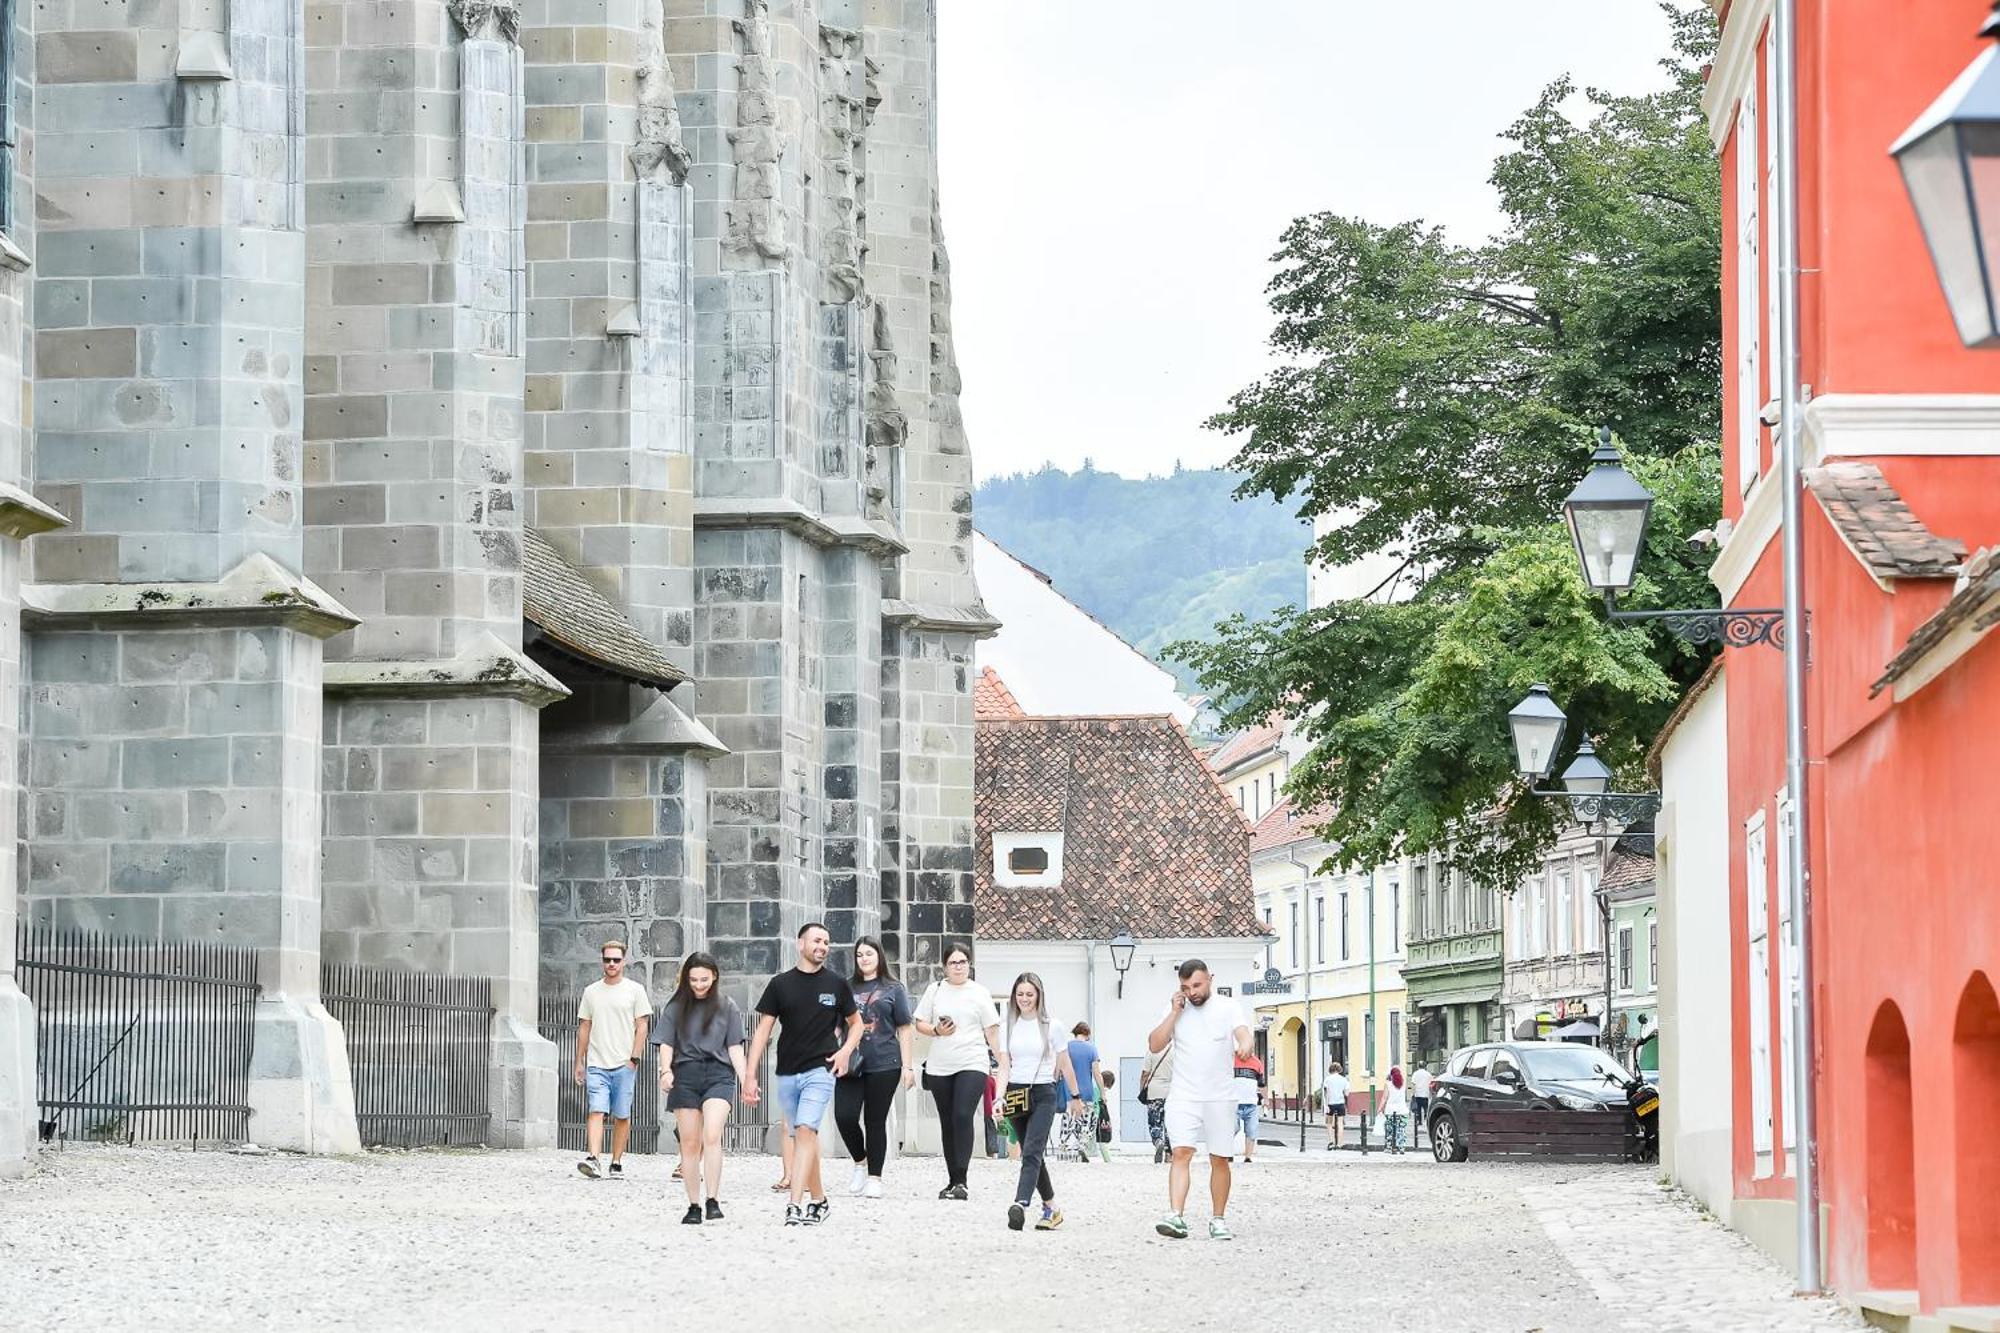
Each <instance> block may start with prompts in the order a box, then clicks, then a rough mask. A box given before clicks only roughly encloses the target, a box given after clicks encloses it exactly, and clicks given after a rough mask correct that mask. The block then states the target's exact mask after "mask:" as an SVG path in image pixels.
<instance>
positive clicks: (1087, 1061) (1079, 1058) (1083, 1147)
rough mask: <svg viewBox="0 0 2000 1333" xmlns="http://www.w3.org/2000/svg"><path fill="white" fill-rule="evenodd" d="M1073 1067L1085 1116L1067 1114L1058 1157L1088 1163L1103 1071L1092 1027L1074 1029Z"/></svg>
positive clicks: (1071, 1042)
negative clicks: (1092, 1038) (1091, 1038)
mask: <svg viewBox="0 0 2000 1333" xmlns="http://www.w3.org/2000/svg"><path fill="white" fill-rule="evenodd" d="M1069 1067H1070V1068H1071V1069H1072V1070H1074V1071H1076V1085H1077V1087H1078V1089H1079V1090H1081V1091H1082V1093H1083V1112H1082V1113H1081V1114H1080V1115H1071V1114H1069V1113H1068V1112H1065V1113H1064V1114H1063V1118H1062V1134H1061V1137H1060V1139H1059V1144H1060V1147H1059V1148H1058V1150H1057V1152H1056V1156H1058V1157H1060V1158H1061V1159H1062V1160H1063V1161H1065V1162H1088V1161H1089V1160H1090V1150H1091V1147H1092V1144H1093V1143H1094V1141H1095V1140H1096V1138H1097V1091H1098V1087H1099V1082H1098V1080H1099V1078H1100V1076H1101V1072H1100V1071H1101V1070H1102V1068H1103V1062H1102V1061H1101V1060H1100V1059H1099V1058H1098V1055H1097V1047H1096V1046H1095V1045H1093V1044H1092V1043H1091V1040H1090V1024H1088V1023H1078V1024H1077V1025H1076V1026H1075V1027H1073V1028H1071V1029H1070V1039H1069Z"/></svg>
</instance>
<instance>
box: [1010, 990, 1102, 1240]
mask: <svg viewBox="0 0 2000 1333" xmlns="http://www.w3.org/2000/svg"><path fill="white" fill-rule="evenodd" d="M1005 1028H1006V1031H1005V1034H1004V1035H1003V1036H1002V1037H1001V1039H1000V1078H999V1081H1000V1086H1001V1087H1002V1088H1004V1089H1005V1090H1006V1092H1005V1095H1004V1096H1003V1098H1002V1101H1001V1106H1002V1109H1003V1111H1004V1113H1005V1114H1006V1116H1007V1121H1008V1123H1009V1124H1011V1125H1012V1126H1013V1127H1014V1141H1015V1142H1016V1143H1018V1144H1020V1145H1021V1178H1020V1181H1019V1182H1018V1183H1017V1184H1016V1185H1015V1187H1014V1202H1013V1203H1011V1204H1009V1205H1008V1207H1007V1226H1008V1228H1009V1229H1011V1230H1014V1231H1019V1230H1020V1229H1021V1228H1022V1227H1023V1226H1025V1225H1027V1221H1028V1209H1029V1207H1030V1206H1032V1205H1033V1203H1034V1199H1035V1195H1036V1194H1037V1193H1039V1194H1040V1195H1041V1196H1042V1215H1041V1217H1040V1218H1039V1219H1037V1220H1036V1222H1035V1230H1037V1231H1054V1230H1055V1229H1056V1228H1057V1227H1059V1226H1061V1225H1062V1223H1063V1215H1062V1210H1061V1209H1060V1208H1058V1207H1056V1187H1055V1182H1054V1181H1052V1180H1050V1179H1049V1163H1048V1151H1049V1135H1050V1132H1051V1131H1053V1130H1054V1128H1055V1122H1056V1113H1057V1111H1058V1110H1060V1109H1061V1107H1062V1106H1063V1105H1065V1104H1066V1105H1067V1106H1068V1107H1069V1110H1070V1114H1072V1115H1082V1114H1083V1089H1082V1087H1081V1086H1080V1085H1079V1084H1078V1083H1077V1081H1076V1071H1075V1070H1074V1069H1073V1068H1072V1067H1071V1065H1070V1062H1069V1042H1068V1041H1067V1040H1065V1039H1064V1037H1063V1034H1062V1029H1061V1028H1059V1027H1057V1026H1056V1025H1055V1024H1054V1023H1052V1022H1050V1021H1049V1010H1048V1002H1047V999H1046V997H1045V996H1044V994H1043V991H1042V979H1041V978H1040V977H1038V976H1036V975H1035V974H1034V973H1033V972H1023V973H1022V974H1021V975H1020V976H1019V977H1017V978H1015V980H1014V990H1013V993H1012V995H1010V996H1009V997H1008V1001H1007V1018H1006V1022H1005Z"/></svg>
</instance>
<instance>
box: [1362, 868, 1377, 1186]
mask: <svg viewBox="0 0 2000 1333" xmlns="http://www.w3.org/2000/svg"><path fill="white" fill-rule="evenodd" d="M1368 1026H1369V1028H1370V1031H1369V1033H1368V1109H1369V1110H1370V1111H1372V1110H1374V1109H1375V1069H1376V1063H1375V1046H1376V1044H1377V1043H1378V1042H1380V1041H1381V1040H1382V1016H1381V1015H1380V1014H1378V1013H1376V1012H1375V868H1374V867H1373V866H1370V867H1369V869H1368ZM1362 1115H1363V1118H1362V1122H1361V1150H1362V1151H1363V1152H1366V1151H1368V1121H1367V1118H1366V1117H1367V1112H1363V1113H1362Z"/></svg>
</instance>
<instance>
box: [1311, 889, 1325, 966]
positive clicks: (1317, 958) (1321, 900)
mask: <svg viewBox="0 0 2000 1333" xmlns="http://www.w3.org/2000/svg"><path fill="white" fill-rule="evenodd" d="M1313 962H1314V964H1315V965H1316V966H1317V965H1319V964H1323V963H1325V962H1326V895H1325V894H1324V893H1318V894H1314V895H1313Z"/></svg>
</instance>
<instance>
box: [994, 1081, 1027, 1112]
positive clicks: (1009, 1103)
mask: <svg viewBox="0 0 2000 1333" xmlns="http://www.w3.org/2000/svg"><path fill="white" fill-rule="evenodd" d="M1032 1091H1033V1089H1032V1088H1030V1087H1029V1086H1028V1085H1027V1084H1025V1083H1024V1084H1022V1085H1021V1086H1019V1087H1016V1088H1009V1089H1007V1091H1006V1092H1004V1093H1002V1094H1001V1096H1000V1114H1001V1115H1002V1116H1005V1117H1006V1118H1007V1119H1009V1120H1011V1119H1013V1118H1014V1117H1015V1116H1020V1115H1026V1114H1027V1113H1028V1094H1029V1093H1030V1092H1032Z"/></svg>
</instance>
